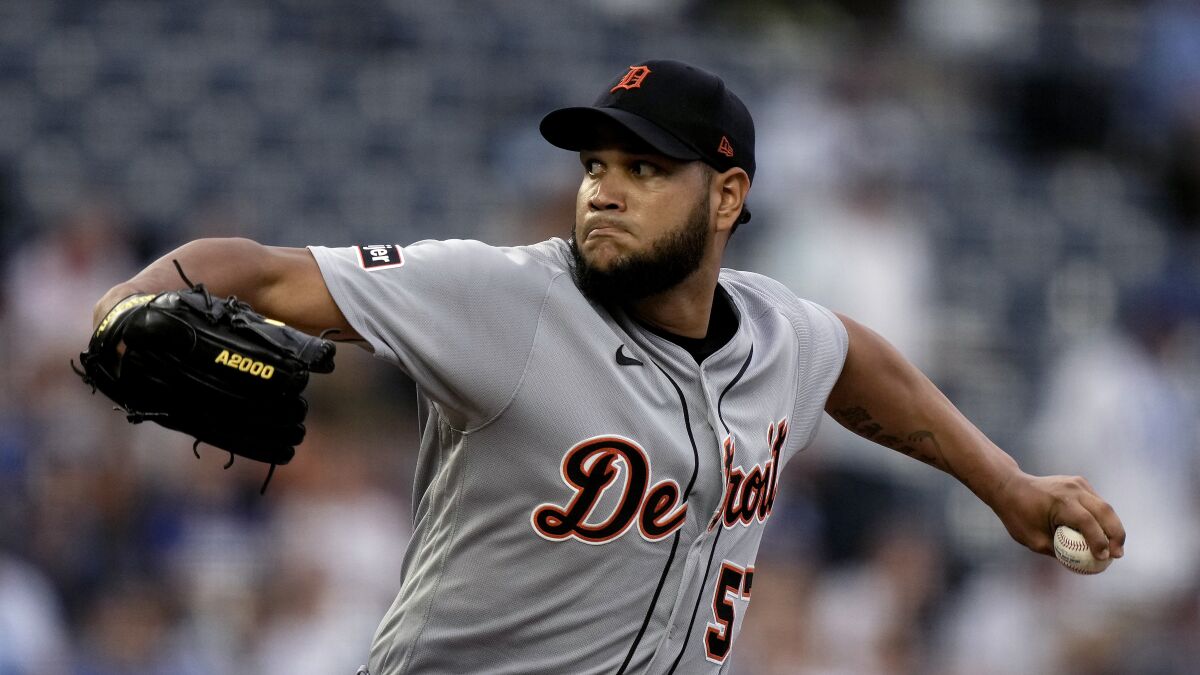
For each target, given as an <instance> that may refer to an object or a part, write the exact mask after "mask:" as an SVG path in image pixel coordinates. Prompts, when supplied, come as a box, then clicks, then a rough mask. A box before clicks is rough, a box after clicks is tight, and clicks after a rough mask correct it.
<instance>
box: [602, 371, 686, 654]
mask: <svg viewBox="0 0 1200 675" xmlns="http://www.w3.org/2000/svg"><path fill="white" fill-rule="evenodd" d="M651 363H654V367H655V368H658V369H659V371H661V372H662V374H663V375H665V376H666V378H667V380H668V381H669V382H670V383H671V386H672V387H675V394H676V395H677V396H679V406H680V408H682V409H683V426H684V428H685V429H687V432H688V441H690V442H691V444H692V477H691V480H689V481H688V486H687V489H686V490H684V492H683V499H682V502H683V503H687V500H688V497H690V496H691V494H692V488H693V487H695V485H696V475H697V474H698V473H699V471H700V451H699V449H698V448H697V447H696V436H695V434H694V433H693V432H692V418H691V414H690V413H689V411H688V404H687V398H686V397H684V395H683V390H682V389H680V388H679V384H677V383H676V382H675V378H673V377H671V375H670V374H669V373H667V371H666V370H663V367H662V366H660V365H658V363H655V362H654V361H651ZM678 548H679V530H676V531H675V537H674V541H672V542H671V554H670V555H669V556H667V564H666V565H665V566H664V567H663V571H662V575H661V576H660V577H659V578H658V587H657V588H655V589H654V596H653V597H652V598H651V599H650V606H649V607H647V608H646V616H645V618H644V619H642V627H641V630H639V631H638V634H637V637H636V638H634V640H633V644H632V645H630V646H629V653H628V654H626V655H625V661H624V662H623V663H621V669H620V670H618V671H617V675H622V674H623V673H624V672H625V669H626V668H628V667H629V662H630V661H631V660H632V659H633V654H634V652H636V651H637V648H638V645H639V644H641V642H642V637H644V636H645V634H646V627H647V626H649V625H650V617H651V616H653V615H654V608H655V607H656V606H657V605H658V598H659V595H660V594H661V593H662V588H663V584H664V583H666V581H667V574H668V573H669V572H670V571H671V565H672V564H673V563H674V562H675V552H676V549H678Z"/></svg>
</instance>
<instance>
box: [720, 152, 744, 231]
mask: <svg viewBox="0 0 1200 675" xmlns="http://www.w3.org/2000/svg"><path fill="white" fill-rule="evenodd" d="M712 191H713V196H714V198H715V199H716V200H717V222H716V227H717V231H718V232H720V231H722V230H732V229H733V226H734V225H735V224H736V223H737V219H738V216H740V215H741V213H742V205H743V204H745V203H746V195H747V194H749V192H750V176H749V175H747V174H746V170H745V169H741V168H738V167H734V168H732V169H729V170H727V171H724V172H722V173H718V174H717V175H716V176H715V177H714V178H713V183H712Z"/></svg>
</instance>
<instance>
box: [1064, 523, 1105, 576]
mask: <svg viewBox="0 0 1200 675" xmlns="http://www.w3.org/2000/svg"><path fill="white" fill-rule="evenodd" d="M1054 557H1056V558H1058V561H1059V562H1060V563H1062V564H1063V565H1064V566H1066V568H1067V569H1069V570H1071V571H1072V572H1076V573H1078V574H1099V573H1101V572H1103V571H1104V570H1106V569H1108V566H1109V565H1110V564H1112V558H1109V559H1107V560H1097V559H1096V557H1095V556H1093V555H1092V551H1091V549H1089V548H1088V545H1087V540H1086V539H1084V538H1083V535H1082V534H1080V533H1079V532H1077V531H1075V530H1073V529H1071V528H1069V527H1067V526H1065V525H1059V526H1058V529H1056V530H1054Z"/></svg>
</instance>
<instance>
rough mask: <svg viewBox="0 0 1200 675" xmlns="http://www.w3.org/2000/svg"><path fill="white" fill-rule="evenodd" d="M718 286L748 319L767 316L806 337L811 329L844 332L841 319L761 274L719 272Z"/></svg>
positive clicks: (735, 271) (726, 270) (730, 271)
mask: <svg viewBox="0 0 1200 675" xmlns="http://www.w3.org/2000/svg"><path fill="white" fill-rule="evenodd" d="M721 283H722V285H724V286H725V288H726V290H727V291H729V293H730V295H731V296H734V297H735V298H737V300H738V301H739V302H740V303H741V305H742V307H743V308H744V310H745V311H746V312H747V313H748V314H749V316H750V317H751V319H752V320H761V319H763V318H764V317H768V316H777V317H782V318H785V319H787V320H788V321H789V322H790V323H791V324H792V326H793V327H794V328H795V329H796V332H797V333H798V334H801V335H810V334H812V332H813V331H814V330H816V331H817V332H820V333H823V332H828V331H830V330H832V331H833V332H834V333H840V334H843V335H844V333H845V327H844V326H843V325H842V322H841V320H840V319H839V318H838V317H837V315H836V314H834V313H833V312H832V311H830V310H829V309H827V308H825V307H822V306H821V305H818V304H817V303H815V302H813V301H811V300H806V299H804V298H801V297H799V296H798V295H796V294H795V293H794V292H793V291H792V290H791V289H790V288H788V287H787V286H785V285H784V284H782V283H780V282H779V281H776V280H775V279H772V278H771V277H768V276H766V275H763V274H758V273H756V272H747V271H743V270H734V269H727V268H726V269H722V270H721Z"/></svg>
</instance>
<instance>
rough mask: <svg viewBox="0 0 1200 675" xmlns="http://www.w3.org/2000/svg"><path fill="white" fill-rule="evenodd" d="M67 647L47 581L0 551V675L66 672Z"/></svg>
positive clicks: (55, 600)
mask: <svg viewBox="0 0 1200 675" xmlns="http://www.w3.org/2000/svg"><path fill="white" fill-rule="evenodd" d="M69 646H70V642H69V634H68V632H67V627H66V625H65V622H64V621H63V617H62V615H61V611H60V606H59V601H58V596H57V593H56V592H55V589H54V587H53V586H52V585H51V584H50V580H49V579H47V578H46V577H45V575H44V574H42V573H41V572H40V571H39V570H38V569H37V568H36V567H33V566H32V565H29V564H28V563H25V562H23V561H20V560H18V559H16V558H13V557H10V556H7V555H4V553H3V552H0V673H39V674H44V675H54V674H56V673H66V672H67V665H68V663H69V661H70V650H69Z"/></svg>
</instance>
